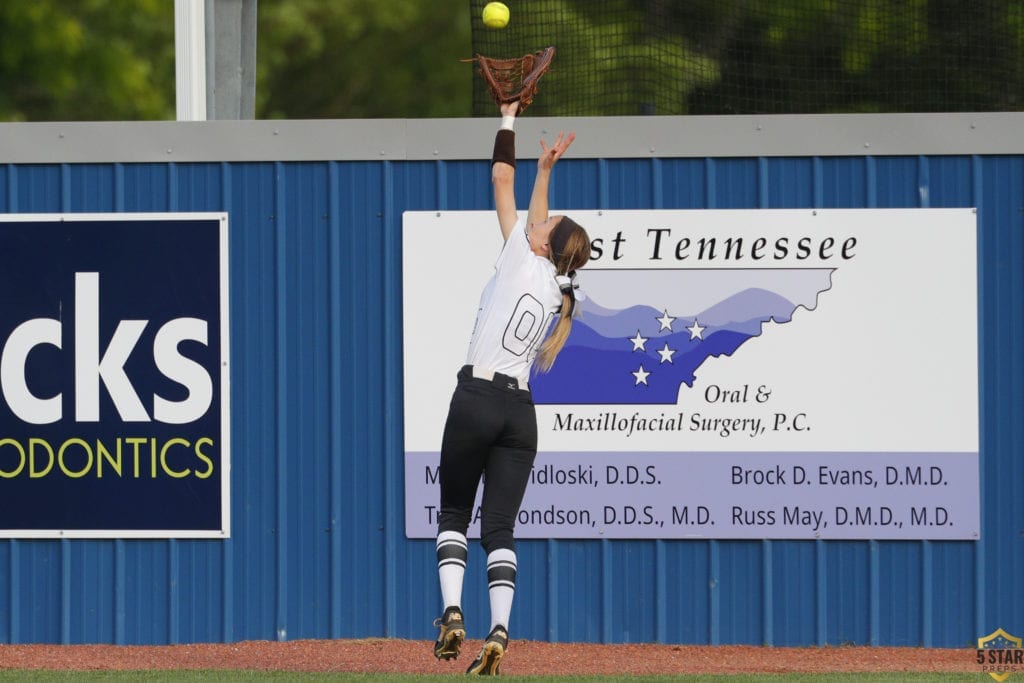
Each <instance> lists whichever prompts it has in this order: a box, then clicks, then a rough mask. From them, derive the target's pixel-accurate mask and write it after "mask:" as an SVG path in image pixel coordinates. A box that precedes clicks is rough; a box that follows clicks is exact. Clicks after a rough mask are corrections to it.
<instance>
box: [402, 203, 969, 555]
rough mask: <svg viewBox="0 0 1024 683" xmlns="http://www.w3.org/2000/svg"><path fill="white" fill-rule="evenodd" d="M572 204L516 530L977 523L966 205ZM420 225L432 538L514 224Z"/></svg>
mask: <svg viewBox="0 0 1024 683" xmlns="http://www.w3.org/2000/svg"><path fill="white" fill-rule="evenodd" d="M553 213H555V212H553ZM566 213H568V214H570V215H572V217H573V218H574V219H575V220H577V222H579V223H581V224H582V225H583V226H584V227H586V228H587V231H588V232H589V233H590V236H591V238H592V240H593V251H592V258H591V261H590V263H589V264H588V266H587V267H586V268H585V269H583V270H582V271H581V272H580V274H579V278H578V280H579V283H580V292H581V297H580V298H581V302H580V305H579V307H578V316H577V318H576V320H575V322H574V325H573V332H572V335H571V336H570V338H569V341H568V343H567V345H566V347H565V349H564V350H563V351H562V353H561V355H560V356H559V357H558V360H557V361H556V363H555V365H554V367H553V368H552V370H551V371H550V372H549V373H547V374H543V375H536V376H535V377H534V378H532V381H531V389H532V392H533V397H534V401H535V403H536V405H537V420H538V426H539V452H538V456H537V460H536V463H535V466H534V470H533V476H532V480H531V483H530V486H529V487H528V488H527V492H526V497H525V499H524V502H523V506H522V510H521V512H520V515H519V520H518V523H517V530H516V534H517V536H519V537H520V538H691V537H703V538H833V539H838V538H850V539H854V538H861V539H863V538H875V539H897V538H898V539H925V538H927V539H976V538H978V533H979V529H980V526H979V486H978V443H979V438H978V429H979V427H978V425H979V416H978V347H977V265H976V263H977V260H976V231H977V220H976V214H975V212H974V211H973V210H971V209H879V210H874V209H871V210H868V209H863V210H857V209H851V210H723V211H717V210H715V211H712V210H709V211H580V210H575V211H566ZM403 229H404V242H403V250H404V251H403V253H404V267H403V277H404V299H403V305H404V324H405V327H404V348H405V493H406V533H407V535H408V536H409V537H410V538H430V537H433V536H434V535H435V533H436V523H437V505H438V499H439V492H438V485H437V465H438V460H439V449H440V444H441V435H442V432H443V428H444V421H445V417H446V414H447V407H448V401H449V399H450V397H451V392H452V390H453V389H454V386H455V374H456V372H457V371H458V369H459V367H461V366H462V364H463V363H464V362H465V353H466V348H467V344H468V341H469V335H470V330H471V326H472V324H473V320H474V316H475V313H476V308H477V304H478V300H479V295H480V291H481V290H482V288H483V286H484V284H485V282H486V281H487V279H488V278H489V277H490V275H491V273H492V272H493V265H494V261H495V259H496V258H497V256H498V253H499V251H500V249H501V245H502V243H501V237H500V233H499V230H498V226H497V221H496V218H495V215H494V213H493V212H483V211H474V212H452V213H437V212H408V213H406V214H405V215H404V223H403ZM477 531H478V530H477V527H476V525H475V524H474V525H473V526H471V528H470V534H471V535H473V534H474V533H476V532H477Z"/></svg>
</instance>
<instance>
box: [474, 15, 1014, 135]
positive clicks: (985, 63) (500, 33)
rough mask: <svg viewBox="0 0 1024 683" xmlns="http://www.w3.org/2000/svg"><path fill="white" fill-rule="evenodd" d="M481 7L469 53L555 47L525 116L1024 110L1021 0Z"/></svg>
mask: <svg viewBox="0 0 1024 683" xmlns="http://www.w3.org/2000/svg"><path fill="white" fill-rule="evenodd" d="M486 2H487V0H470V3H469V5H470V12H471V14H472V21H473V24H472V26H473V51H474V53H480V54H484V55H487V56H490V57H518V56H521V55H524V54H526V53H528V52H534V51H536V50H538V49H540V48H542V47H546V46H548V45H554V46H555V47H556V48H557V50H558V54H557V56H556V57H555V62H554V65H553V66H552V68H551V71H550V72H549V73H548V74H547V75H546V76H545V77H544V79H543V80H542V81H541V87H540V94H539V95H538V97H537V99H536V100H534V103H533V105H532V106H531V108H530V114H531V115H536V116H624V115H636V114H759V113H770V114H788V113H835V112H939V111H946V112H950V111H1020V110H1022V109H1024V2H1021V0H970V1H965V0H509V1H507V2H506V3H505V4H506V5H508V6H509V8H510V10H511V13H512V20H511V22H510V23H509V25H508V27H506V28H505V29H501V30H494V29H488V28H486V27H485V26H484V25H483V21H482V20H481V18H480V16H481V13H482V11H483V7H484V5H485V4H486ZM467 56H469V55H467ZM470 68H471V67H470V66H469V65H467V69H470ZM467 77H468V76H467ZM473 78H474V87H473V113H474V115H476V116H489V115H492V114H493V113H494V111H495V106H494V104H493V103H492V102H491V100H490V98H489V97H488V95H487V91H486V89H485V87H484V84H483V81H482V79H481V78H480V77H479V76H478V75H475V74H474V76H473Z"/></svg>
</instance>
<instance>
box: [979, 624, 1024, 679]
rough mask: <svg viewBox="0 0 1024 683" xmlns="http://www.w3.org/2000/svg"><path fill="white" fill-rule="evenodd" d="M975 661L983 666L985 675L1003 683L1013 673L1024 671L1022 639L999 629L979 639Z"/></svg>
mask: <svg viewBox="0 0 1024 683" xmlns="http://www.w3.org/2000/svg"><path fill="white" fill-rule="evenodd" d="M975 661H977V663H978V664H979V665H980V666H981V670H982V672H983V673H987V674H988V675H989V676H991V677H992V678H994V679H996V680H997V681H999V682H1000V683H1002V681H1005V680H1006V679H1007V678H1009V677H1010V674H1011V673H1019V672H1021V671H1024V649H1022V647H1021V639H1020V638H1018V637H1016V636H1012V635H1010V634H1009V633H1007V632H1006V631H1004V630H1003V629H1001V628H997V629H996V630H995V631H993V632H992V633H990V634H988V635H987V636H983V637H981V638H978V649H977V650H976V651H975Z"/></svg>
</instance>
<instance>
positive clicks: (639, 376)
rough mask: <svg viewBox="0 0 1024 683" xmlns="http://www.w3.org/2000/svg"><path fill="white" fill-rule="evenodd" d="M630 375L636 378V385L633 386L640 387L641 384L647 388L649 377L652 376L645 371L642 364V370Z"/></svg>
mask: <svg viewBox="0 0 1024 683" xmlns="http://www.w3.org/2000/svg"><path fill="white" fill-rule="evenodd" d="M630 374H631V375H633V376H634V377H636V384H634V385H633V386H638V385H640V384H643V385H645V386H646V385H647V376H648V375H650V374H651V373H649V372H647V371H646V370H644V365H643V363H641V364H640V369H639V370H636V371H634V372H632V373H630Z"/></svg>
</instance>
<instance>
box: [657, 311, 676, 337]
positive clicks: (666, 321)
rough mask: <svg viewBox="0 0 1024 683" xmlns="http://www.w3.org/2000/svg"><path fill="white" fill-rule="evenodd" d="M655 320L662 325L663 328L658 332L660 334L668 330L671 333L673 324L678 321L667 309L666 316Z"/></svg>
mask: <svg viewBox="0 0 1024 683" xmlns="http://www.w3.org/2000/svg"><path fill="white" fill-rule="evenodd" d="M655 320H657V321H658V322H659V323H661V328H660V329H659V330H658V332H661V331H662V330H668V331H669V332H671V331H672V323H673V322H675V320H676V319H675V318H673V317H672V316H670V315H669V314H668V309H665V315H663V316H662V317H660V318H655Z"/></svg>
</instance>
